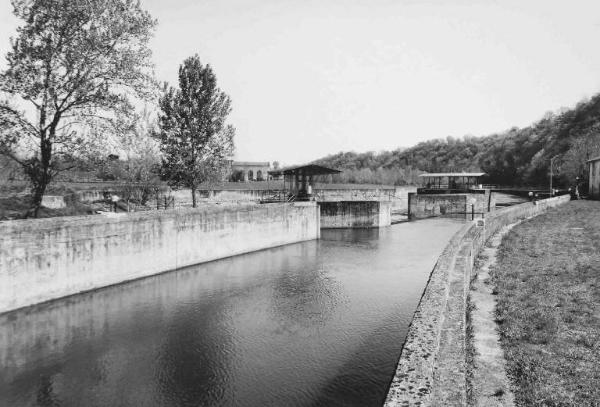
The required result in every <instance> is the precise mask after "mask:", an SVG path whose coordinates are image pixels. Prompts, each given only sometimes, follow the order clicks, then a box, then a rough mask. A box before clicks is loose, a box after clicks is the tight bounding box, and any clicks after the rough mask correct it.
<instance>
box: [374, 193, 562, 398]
mask: <svg viewBox="0 0 600 407" xmlns="http://www.w3.org/2000/svg"><path fill="white" fill-rule="evenodd" d="M569 199H570V198H569V196H568V195H566V196H560V197H556V198H551V199H545V200H541V201H538V202H536V203H529V202H528V203H524V204H520V205H515V206H512V207H507V208H504V209H500V210H497V211H494V212H491V213H489V214H486V217H485V220H483V221H482V220H477V221H475V222H470V223H468V224H466V225H465V226H464V227H463V228H462V229H461V230H460V231H459V232H457V233H456V235H454V237H453V238H452V239H451V241H450V243H449V244H448V246H447V247H446V248H445V250H444V252H443V253H442V255H441V256H440V258H439V259H438V262H437V264H436V266H435V267H434V269H433V271H432V273H431V276H430V279H429V282H428V284H427V287H426V288H425V291H424V293H423V296H422V298H421V301H420V303H419V306H418V307H417V310H416V312H415V314H414V317H413V320H412V322H411V325H410V328H409V331H408V334H407V337H406V340H405V343H404V346H403V349H402V354H401V356H400V361H399V363H398V367H397V370H396V374H395V376H394V378H393V380H392V383H391V385H390V389H389V392H388V395H387V399H386V401H385V406H386V407H397V406H407V405H411V406H412V405H420V406H464V405H467V362H466V348H465V346H466V340H467V336H466V315H467V309H466V307H467V297H468V294H469V285H470V282H471V279H472V271H473V263H474V261H475V258H476V257H477V255H478V254H479V251H480V249H481V248H482V246H483V244H484V243H485V242H486V241H487V239H489V238H490V237H491V236H492V235H494V234H495V233H496V232H497V231H499V230H500V229H501V228H502V227H504V226H506V225H509V224H511V223H514V222H516V221H518V220H521V219H525V218H528V217H532V216H536V215H539V214H541V213H543V212H545V211H546V210H547V209H548V208H551V207H555V206H558V205H561V204H564V203H566V202H568V201H569Z"/></svg>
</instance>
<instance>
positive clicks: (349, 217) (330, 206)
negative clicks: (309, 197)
mask: <svg viewBox="0 0 600 407" xmlns="http://www.w3.org/2000/svg"><path fill="white" fill-rule="evenodd" d="M317 203H318V205H319V208H320V211H321V229H337V228H378V227H383V226H390V225H391V224H392V214H391V210H392V203H391V202H389V201H338V202H317Z"/></svg>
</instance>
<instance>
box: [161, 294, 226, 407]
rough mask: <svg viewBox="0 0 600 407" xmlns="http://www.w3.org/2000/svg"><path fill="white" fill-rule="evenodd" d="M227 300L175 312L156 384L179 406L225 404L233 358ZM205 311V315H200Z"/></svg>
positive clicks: (183, 308) (165, 340)
mask: <svg viewBox="0 0 600 407" xmlns="http://www.w3.org/2000/svg"><path fill="white" fill-rule="evenodd" d="M226 301H227V299H226V298H223V299H220V300H218V301H211V302H207V303H205V304H203V305H202V308H201V310H199V309H197V307H193V306H187V307H184V306H182V307H180V309H178V310H176V311H175V313H174V318H173V319H172V320H171V321H170V323H169V326H168V328H167V330H166V332H165V339H164V342H163V344H162V346H161V348H160V349H159V350H158V358H157V366H156V371H155V381H156V384H157V387H158V392H159V393H160V394H161V396H162V398H163V400H167V401H168V402H169V403H164V404H171V403H172V404H173V405H177V406H200V405H216V404H218V405H221V404H222V403H223V402H224V398H225V391H226V390H230V389H229V387H230V386H231V384H230V383H228V379H229V375H230V372H231V371H232V370H233V368H232V366H231V363H232V358H233V357H235V355H233V354H232V353H233V344H232V333H231V332H230V331H229V330H228V329H227V325H226V324H224V323H223V321H224V320H225V319H226V316H225V314H226V310H225V309H224V308H225V305H226ZM199 311H201V312H199Z"/></svg>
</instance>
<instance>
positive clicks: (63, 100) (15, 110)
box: [0, 0, 156, 216]
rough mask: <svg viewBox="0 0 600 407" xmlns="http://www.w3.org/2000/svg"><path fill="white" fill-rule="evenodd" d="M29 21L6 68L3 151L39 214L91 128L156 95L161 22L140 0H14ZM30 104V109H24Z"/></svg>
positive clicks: (1, 78) (0, 81) (0, 87)
mask: <svg viewBox="0 0 600 407" xmlns="http://www.w3.org/2000/svg"><path fill="white" fill-rule="evenodd" d="M12 5H13V9H14V14H15V15H16V16H17V17H18V18H19V19H21V20H22V22H23V23H22V25H21V26H20V27H19V28H18V29H17V36H16V38H13V39H12V40H11V49H10V51H9V52H8V54H7V56H6V59H7V65H8V67H7V69H6V70H5V71H4V72H2V73H0V91H2V92H3V93H4V94H5V95H7V96H8V98H6V100H3V101H2V102H1V103H0V128H1V132H0V151H1V152H2V153H3V154H5V155H7V156H9V157H11V158H12V159H13V160H14V161H16V162H17V163H19V164H20V165H21V166H22V167H23V169H24V171H25V173H26V174H27V175H28V177H29V180H30V181H31V186H32V196H33V200H32V205H33V208H32V209H33V213H34V215H36V216H37V211H38V209H39V207H40V205H41V201H42V196H43V195H44V192H45V190H46V187H47V186H48V184H49V183H50V181H51V180H52V179H53V178H54V177H55V176H56V175H57V173H58V172H59V171H61V169H64V168H60V165H59V162H60V160H59V159H57V158H59V157H58V156H60V155H61V154H68V153H69V151H70V150H71V149H73V148H76V147H77V146H80V145H81V143H83V142H84V137H83V135H84V134H85V133H86V131H85V128H86V126H91V125H93V124H97V123H100V122H101V121H104V123H105V124H106V123H109V122H110V121H111V120H113V119H114V118H115V117H117V116H119V115H122V114H129V113H130V112H131V111H132V110H133V109H132V105H131V103H130V97H131V96H132V95H135V96H137V97H142V98H149V97H150V96H151V92H152V85H153V79H152V76H151V68H152V65H151V62H150V56H151V53H150V50H149V48H148V46H147V44H148V41H149V39H150V37H151V34H152V32H153V30H154V27H155V24H156V22H155V20H154V19H152V17H151V16H150V15H149V14H148V13H147V12H146V11H144V10H143V9H142V8H141V6H140V4H139V1H134V0H86V1H74V0H12ZM23 108H25V110H24V111H23V110H21V109H23Z"/></svg>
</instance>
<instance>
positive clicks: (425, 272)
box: [0, 219, 461, 406]
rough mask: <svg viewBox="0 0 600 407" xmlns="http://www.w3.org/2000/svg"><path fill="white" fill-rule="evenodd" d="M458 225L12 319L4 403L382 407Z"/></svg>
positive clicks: (186, 272) (243, 265) (5, 343)
mask: <svg viewBox="0 0 600 407" xmlns="http://www.w3.org/2000/svg"><path fill="white" fill-rule="evenodd" d="M460 226H461V223H459V222H457V221H453V220H448V219H446V220H439V219H438V220H425V221H419V222H415V223H403V224H399V225H395V226H392V227H389V228H385V229H381V230H330V231H323V232H322V239H321V240H319V241H312V242H306V243H299V244H294V245H288V246H284V247H279V248H274V249H269V250H264V251H261V252H256V253H251V254H247V255H242V256H237V257H232V258H229V259H225V260H220V261H216V262H211V263H207V264H203V265H199V266H195V267H190V268H186V269H183V270H179V271H176V272H170V273H165V274H162V275H159V276H155V277H151V278H147V279H143V280H139V281H135V282H132V283H128V284H123V285H119V286H115V287H110V288H107V289H102V290H98V291H96V292H93V293H88V294H83V295H78V296H74V297H70V298H67V299H63V300H59V301H54V302H52V303H49V304H44V305H41V306H37V307H32V308H29V309H26V310H22V311H17V312H13V313H9V314H4V315H0V362H1V370H0V405H1V406H30V405H31V406H34V405H39V406H379V405H381V403H382V401H383V400H384V398H385V395H386V391H387V386H388V385H389V382H390V381H391V378H392V376H393V374H394V370H395V366H396V362H397V360H398V357H399V354H400V349H401V346H402V343H403V341H404V337H405V335H406V329H407V327H408V324H409V323H410V319H411V317H412V314H413V312H414V310H415V308H416V305H417V304H418V301H419V298H420V295H421V293H422V290H423V288H424V286H425V283H426V281H427V278H428V276H429V272H430V271H431V269H432V268H433V266H434V264H435V261H436V259H437V257H438V255H439V254H440V253H441V251H442V250H443V248H444V246H445V245H446V243H447V242H448V240H449V238H450V237H451V236H452V235H453V234H454V233H455V232H456V231H457V230H458V228H459V227H460Z"/></svg>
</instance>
